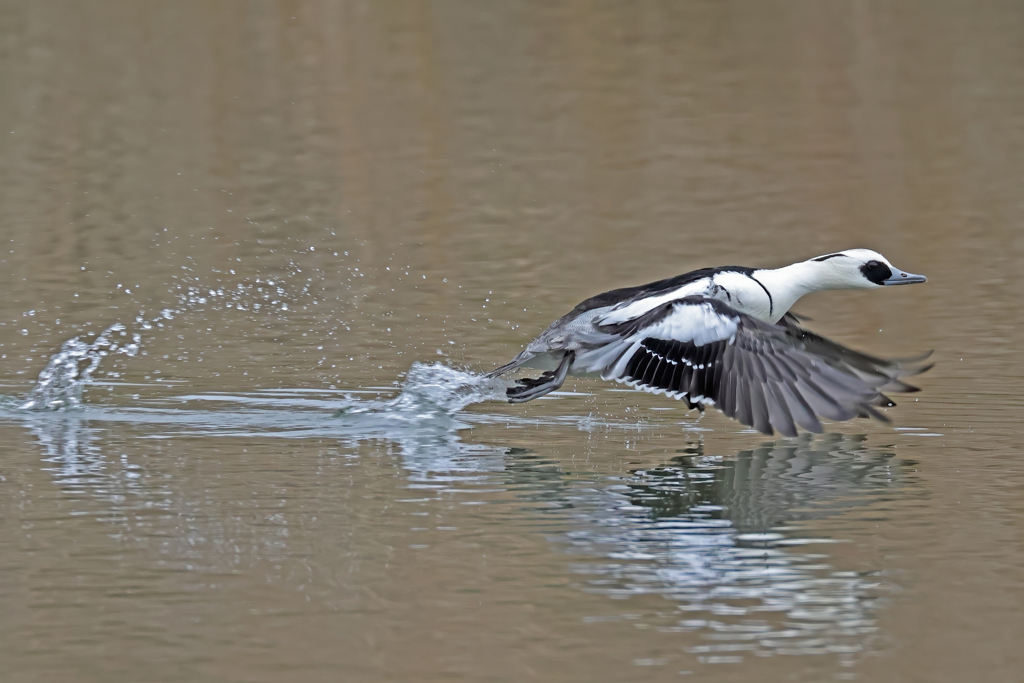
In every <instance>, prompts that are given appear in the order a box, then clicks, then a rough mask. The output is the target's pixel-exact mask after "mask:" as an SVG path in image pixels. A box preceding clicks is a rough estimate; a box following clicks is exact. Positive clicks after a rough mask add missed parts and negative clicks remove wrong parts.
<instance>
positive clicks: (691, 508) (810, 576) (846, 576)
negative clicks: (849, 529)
mask: <svg viewBox="0 0 1024 683" xmlns="http://www.w3.org/2000/svg"><path fill="white" fill-rule="evenodd" d="M682 450H683V452H682V453H681V454H680V455H679V456H677V457H674V458H672V459H670V460H669V461H668V462H665V463H663V464H661V465H658V466H656V467H651V468H646V469H635V470H632V471H630V473H629V475H628V476H627V477H625V478H624V480H622V481H620V482H617V483H614V484H612V485H610V486H607V487H606V488H604V489H601V490H597V491H593V490H591V491H590V492H582V493H581V492H580V491H578V490H576V491H573V490H570V489H569V488H568V486H567V484H566V483H565V481H564V479H561V480H559V479H557V478H555V477H552V476H551V475H552V472H551V470H550V469H547V471H546V473H545V474H546V476H544V477H541V479H540V480H538V475H537V471H538V466H537V461H536V459H531V460H523V459H521V458H520V459H518V460H515V459H513V461H512V462H511V463H510V470H514V471H515V478H516V479H517V480H520V481H525V480H534V481H536V482H537V483H538V484H540V485H539V487H538V488H540V489H541V490H542V491H543V494H541V496H542V498H545V499H548V500H550V498H551V496H552V494H553V493H554V492H555V491H559V490H560V495H561V496H562V497H563V499H564V502H565V505H564V506H563V508H568V509H569V511H568V512H569V514H570V515H571V517H572V519H573V521H574V522H575V524H574V528H573V529H572V530H570V531H568V532H567V533H566V534H565V538H564V539H563V542H564V547H565V549H566V552H568V553H570V554H571V555H572V556H574V557H575V558H576V562H575V564H574V566H573V569H574V571H575V572H577V573H578V574H580V575H582V576H583V577H585V579H584V582H583V583H582V588H583V589H584V590H585V591H587V592H594V593H604V594H607V595H609V596H611V597H615V598H630V597H633V596H641V595H652V594H653V595H660V596H662V597H664V598H668V599H669V600H671V601H672V602H673V603H674V604H675V606H676V612H675V616H674V617H671V618H669V623H664V621H665V620H664V618H661V619H660V621H661V622H662V623H661V624H660V626H661V627H670V628H674V629H680V630H695V629H696V630H701V631H703V632H704V635H705V636H706V638H707V639H708V640H709V641H711V642H710V643H709V644H707V645H701V646H699V647H697V648H694V649H693V650H692V652H694V653H696V654H698V655H699V656H701V657H705V658H713V661H735V660H738V659H742V658H743V657H744V656H745V654H756V655H758V656H766V655H771V654H783V653H784V654H824V653H836V654H838V655H840V657H846V658H848V657H852V656H854V655H855V653H857V652H859V651H861V650H863V649H864V648H865V647H866V643H867V640H868V638H869V637H870V635H871V634H872V633H874V632H875V630H876V629H875V619H874V613H875V611H876V609H877V606H878V602H879V600H880V599H881V597H882V596H883V595H884V594H886V593H887V592H889V591H891V590H892V589H893V586H892V585H891V584H890V583H889V582H888V579H887V578H886V577H885V576H884V575H881V574H877V573H872V572H868V573H863V572H857V571H851V570H849V569H844V568H841V567H836V566H833V563H832V561H831V560H830V558H829V556H828V554H827V551H828V549H829V548H830V547H831V546H830V545H828V544H829V543H835V542H842V541H844V540H846V539H844V538H842V537H841V535H840V537H836V536H835V535H834V534H830V535H829V537H827V538H822V537H821V535H822V534H821V532H814V531H812V529H814V524H812V522H814V521H815V520H824V519H825V518H828V517H834V516H837V515H840V514H847V513H850V512H851V511H855V510H856V509H857V508H861V509H864V508H867V507H868V506H870V505H871V504H872V503H874V502H877V501H879V500H880V499H883V498H887V497H890V496H892V495H896V494H897V493H898V492H902V491H903V490H904V489H906V488H907V487H908V486H909V482H908V476H907V472H908V468H910V467H912V465H913V463H911V462H908V461H905V460H899V459H897V458H896V457H895V455H894V454H893V453H892V452H888V451H885V450H876V449H870V448H867V447H866V445H865V443H864V438H863V437H862V436H845V435H827V436H825V437H819V438H817V439H810V438H805V439H803V440H799V441H794V440H786V441H781V442H779V443H777V444H775V445H770V446H765V447H761V448H756V449H751V450H745V451H741V452H739V453H737V454H735V455H733V456H728V457H726V456H710V455H706V454H705V453H704V450H703V446H702V445H700V444H697V445H691V446H689V447H687V448H685V449H682ZM541 480H542V481H541ZM612 604H618V603H612ZM629 609H636V608H635V607H630V608H629ZM723 657H724V658H725V659H722V658H723Z"/></svg>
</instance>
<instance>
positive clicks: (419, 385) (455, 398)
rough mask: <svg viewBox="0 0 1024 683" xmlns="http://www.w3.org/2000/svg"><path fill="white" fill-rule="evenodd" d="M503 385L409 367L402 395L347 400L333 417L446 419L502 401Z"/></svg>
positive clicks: (448, 370) (437, 366)
mask: <svg viewBox="0 0 1024 683" xmlns="http://www.w3.org/2000/svg"><path fill="white" fill-rule="evenodd" d="M505 389H506V385H505V383H504V382H502V381H501V380H498V379H494V378H489V377H487V376H485V375H477V374H473V373H471V372H463V371H462V370H457V369H455V368H452V367H449V366H447V365H442V364H441V363H434V364H433V365H427V364H425V363H413V364H412V366H411V367H410V368H409V372H408V374H407V375H406V378H405V383H404V384H403V385H402V393H400V394H399V395H398V396H396V397H395V398H393V399H391V400H390V401H365V400H358V399H351V398H350V399H347V400H348V401H349V405H346V406H343V407H342V408H340V409H339V410H338V411H337V413H335V415H337V416H349V415H365V414H367V413H374V414H387V415H394V416H396V417H416V418H425V417H433V416H439V415H450V414H451V413H455V412H458V411H460V410H462V409H463V408H465V407H466V406H469V405H471V404H473V403H482V402H484V401H494V400H504V398H505Z"/></svg>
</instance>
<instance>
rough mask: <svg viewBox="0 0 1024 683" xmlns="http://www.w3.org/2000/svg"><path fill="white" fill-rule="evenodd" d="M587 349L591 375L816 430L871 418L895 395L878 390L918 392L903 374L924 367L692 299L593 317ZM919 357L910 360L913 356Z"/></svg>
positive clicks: (790, 429) (583, 360)
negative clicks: (633, 312)
mask: <svg viewBox="0 0 1024 683" xmlns="http://www.w3.org/2000/svg"><path fill="white" fill-rule="evenodd" d="M584 338H585V339H586V340H587V342H588V344H589V348H584V349H581V350H580V351H578V352H577V354H578V355H577V364H578V365H579V366H580V367H581V368H583V369H584V370H585V371H587V372H601V376H602V377H604V378H605V379H611V380H615V381H619V382H623V383H626V384H628V385H630V386H633V387H635V388H638V389H642V390H645V391H651V392H656V393H669V394H671V395H673V396H675V397H676V398H685V399H686V400H687V402H688V403H689V404H691V405H692V404H696V403H704V404H713V405H715V406H716V407H717V408H718V409H719V410H721V411H722V412H723V413H724V414H726V415H727V416H729V417H734V418H736V419H737V420H739V421H740V422H742V423H743V424H745V425H750V426H752V427H754V428H755V429H757V430H759V431H761V432H764V433H765V434H771V433H772V432H773V429H777V430H778V431H779V432H781V433H782V434H785V435H787V436H793V435H795V434H796V433H797V426H800V427H802V428H803V429H806V430H808V431H812V432H820V431H822V425H821V422H820V421H819V420H818V416H821V417H824V418H827V419H829V420H837V421H839V420H848V419H851V418H853V417H857V416H861V417H865V416H866V417H873V418H876V419H881V420H885V419H886V418H885V416H884V415H882V414H881V413H880V412H879V411H878V410H876V409H875V407H874V406H888V405H892V402H891V401H890V400H889V399H888V397H886V396H885V395H884V394H882V393H881V392H882V390H883V389H884V390H888V391H901V390H905V391H910V390H915V389H914V388H913V387H910V385H907V384H906V383H904V382H902V381H901V379H900V378H901V377H904V376H906V375H908V374H916V373H919V372H923V371H924V370H925V369H927V368H923V369H922V368H921V367H920V366H913V365H910V364H909V363H910V362H911V361H906V360H903V361H887V360H884V359H880V358H875V357H873V356H868V355H867V354H862V353H859V352H857V351H852V350H850V349H846V348H845V347H843V346H841V345H839V344H837V343H836V342H832V341H829V340H827V339H825V338H824V337H820V336H818V335H815V334H814V333H811V332H808V331H807V330H804V329H803V328H801V327H800V326H799V325H798V324H797V323H796V320H795V319H794V318H792V317H790V316H787V317H786V318H784V319H783V321H782V322H781V323H780V324H779V325H770V324H768V323H765V322H762V321H759V320H756V319H754V318H751V317H750V316H747V315H745V314H742V313H739V312H738V311H736V310H735V309H733V308H731V307H730V306H728V305H727V304H724V303H722V302H721V301H718V300H714V299H708V298H705V297H699V296H688V297H683V298H679V299H675V300H671V301H665V302H663V303H660V304H659V305H657V306H654V307H649V308H645V309H644V310H643V312H642V315H638V316H636V317H632V318H629V317H627V316H625V314H624V311H623V310H622V309H620V310H618V311H616V312H615V313H614V315H608V316H605V317H604V318H598V319H597V322H596V323H595V326H594V331H593V333H592V334H587V335H584ZM920 360H923V359H912V362H919V361H920Z"/></svg>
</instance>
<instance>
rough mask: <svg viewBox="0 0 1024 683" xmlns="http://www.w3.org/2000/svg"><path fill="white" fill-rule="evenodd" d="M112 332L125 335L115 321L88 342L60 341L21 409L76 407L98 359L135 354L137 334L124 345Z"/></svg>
mask: <svg viewBox="0 0 1024 683" xmlns="http://www.w3.org/2000/svg"><path fill="white" fill-rule="evenodd" d="M115 335H117V336H120V337H125V336H127V332H126V331H125V326H124V325H122V324H121V323H115V324H113V325H111V326H110V327H108V328H107V329H105V330H103V331H102V332H100V333H99V334H98V335H97V336H96V337H95V338H94V339H93V340H92V341H91V342H86V341H83V340H82V338H81V337H74V338H72V339H69V340H67V341H66V342H64V345H63V346H61V349H60V351H59V352H58V353H56V354H54V355H53V357H52V358H50V362H49V363H47V364H46V367H45V368H43V371H42V372H40V373H39V379H37V380H36V385H35V386H34V387H32V391H30V392H29V394H28V397H27V398H26V399H25V402H24V403H22V404H21V405H20V406H18V407H19V408H20V409H21V410H49V411H54V410H68V409H74V408H78V407H80V406H81V405H82V392H83V390H84V389H85V386H86V384H87V383H88V382H89V378H90V377H91V376H92V373H93V372H94V371H95V370H96V368H98V367H99V365H100V361H102V360H103V359H104V358H105V357H107V356H109V355H111V354H113V353H117V354H123V355H126V356H135V355H136V354H137V353H138V351H139V344H140V343H141V337H140V336H139V335H138V334H133V335H132V336H131V341H130V342H129V343H127V344H126V343H123V342H121V341H120V340H118V339H115V338H114V336H115Z"/></svg>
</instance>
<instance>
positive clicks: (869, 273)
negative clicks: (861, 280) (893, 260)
mask: <svg viewBox="0 0 1024 683" xmlns="http://www.w3.org/2000/svg"><path fill="white" fill-rule="evenodd" d="M860 272H862V273H863V274H864V277H866V278H867V279H868V280H869V281H870V282H874V283H875V284H876V285H880V284H882V282H883V281H885V280H888V279H889V278H891V277H892V271H891V270H889V266H887V265H885V264H884V263H882V262H880V261H868V262H867V263H865V264H864V265H863V266H861V267H860Z"/></svg>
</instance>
